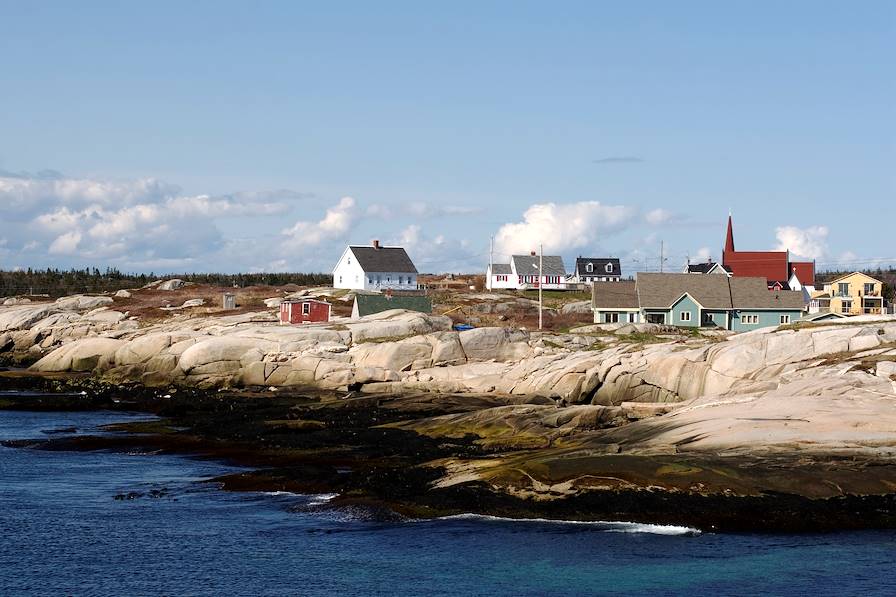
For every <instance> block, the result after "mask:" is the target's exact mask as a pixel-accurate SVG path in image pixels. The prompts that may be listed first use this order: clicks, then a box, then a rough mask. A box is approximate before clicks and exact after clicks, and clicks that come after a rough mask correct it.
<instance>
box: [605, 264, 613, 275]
mask: <svg viewBox="0 0 896 597" xmlns="http://www.w3.org/2000/svg"><path fill="white" fill-rule="evenodd" d="M604 271H606V272H607V273H608V274H612V273H613V264H612V263H608V264H607V265H606V266H605V267H604Z"/></svg>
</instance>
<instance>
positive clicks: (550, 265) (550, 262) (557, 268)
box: [510, 255, 566, 276]
mask: <svg viewBox="0 0 896 597" xmlns="http://www.w3.org/2000/svg"><path fill="white" fill-rule="evenodd" d="M510 259H511V261H512V262H513V265H514V267H515V268H516V273H517V275H518V276H527V275H536V276H537V275H539V274H538V255H513V256H512V257H511V258H510ZM543 267H544V271H542V272H541V275H544V276H565V275H566V266H565V265H563V258H562V257H560V256H559V255H545V256H544V265H543Z"/></svg>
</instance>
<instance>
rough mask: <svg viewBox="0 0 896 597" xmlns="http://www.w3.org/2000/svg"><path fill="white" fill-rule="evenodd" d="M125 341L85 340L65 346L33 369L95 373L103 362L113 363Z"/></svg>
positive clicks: (106, 339)
mask: <svg viewBox="0 0 896 597" xmlns="http://www.w3.org/2000/svg"><path fill="white" fill-rule="evenodd" d="M124 343H125V342H124V340H116V339H113V338H84V339H81V340H76V341H74V342H71V343H69V344H65V345H63V346H61V347H59V348H57V349H56V350H54V351H53V352H51V353H50V354H48V355H47V356H45V357H44V358H42V359H40V360H39V361H38V362H36V363H35V364H34V365H32V366H31V369H33V370H34V371H93V370H94V369H96V367H97V365H98V364H99V363H100V362H101V361H104V362H112V361H114V358H115V352H116V351H117V350H118V349H119V348H121V346H122V345H123V344H124Z"/></svg>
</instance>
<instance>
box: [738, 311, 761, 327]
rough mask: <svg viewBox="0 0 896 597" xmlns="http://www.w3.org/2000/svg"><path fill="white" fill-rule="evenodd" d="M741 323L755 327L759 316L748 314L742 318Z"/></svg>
mask: <svg viewBox="0 0 896 597" xmlns="http://www.w3.org/2000/svg"><path fill="white" fill-rule="evenodd" d="M741 321H742V322H743V324H744V325H757V324H758V323H759V316H758V315H756V314H755V313H750V314H747V315H744V316H742V317H741Z"/></svg>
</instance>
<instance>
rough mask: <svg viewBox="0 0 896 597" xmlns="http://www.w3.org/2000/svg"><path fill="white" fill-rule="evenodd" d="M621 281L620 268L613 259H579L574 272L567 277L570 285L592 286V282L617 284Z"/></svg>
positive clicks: (617, 260) (617, 262)
mask: <svg viewBox="0 0 896 597" xmlns="http://www.w3.org/2000/svg"><path fill="white" fill-rule="evenodd" d="M621 279H622V267H621V266H620V265H619V259H617V258H615V257H579V258H578V259H576V269H575V271H574V272H573V273H572V274H570V275H569V276H567V278H566V281H567V282H570V283H572V284H592V283H594V282H618V281H619V280H621Z"/></svg>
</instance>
